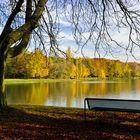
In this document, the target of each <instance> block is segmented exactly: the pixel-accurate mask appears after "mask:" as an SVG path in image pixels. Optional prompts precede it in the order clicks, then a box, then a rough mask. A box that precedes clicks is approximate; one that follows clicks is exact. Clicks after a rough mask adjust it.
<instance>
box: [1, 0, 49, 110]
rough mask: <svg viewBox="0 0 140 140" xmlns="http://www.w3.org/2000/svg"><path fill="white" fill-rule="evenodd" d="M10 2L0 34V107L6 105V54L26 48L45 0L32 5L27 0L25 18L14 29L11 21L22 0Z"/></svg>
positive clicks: (18, 52)
mask: <svg viewBox="0 0 140 140" xmlns="http://www.w3.org/2000/svg"><path fill="white" fill-rule="evenodd" d="M10 2H11V4H12V3H14V5H12V6H11V13H10V14H9V17H8V19H7V21H6V23H5V25H4V28H3V30H2V33H1V35H0V108H4V107H5V106H7V101H6V95H5V93H4V85H3V80H4V73H5V63H6V59H7V57H8V55H10V57H14V56H17V55H18V54H20V53H21V52H23V51H24V50H25V49H26V47H27V45H28V42H29V40H30V36H31V33H32V31H33V30H34V29H35V28H36V27H37V26H38V22H39V20H40V18H41V16H42V13H43V11H44V6H45V4H46V2H47V0H38V2H37V3H36V5H35V6H34V7H33V1H32V0H27V1H26V5H25V20H24V22H23V23H22V25H21V26H19V27H16V28H14V29H12V25H13V22H14V20H16V18H17V16H18V14H19V13H20V12H21V10H23V7H22V6H23V4H24V0H19V1H17V2H16V1H12V0H11V1H10ZM32 8H33V9H32Z"/></svg>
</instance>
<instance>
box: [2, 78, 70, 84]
mask: <svg viewBox="0 0 140 140" xmlns="http://www.w3.org/2000/svg"><path fill="white" fill-rule="evenodd" d="M63 81H72V80H70V79H5V80H4V83H5V84H14V83H15V84H17V83H47V82H63Z"/></svg>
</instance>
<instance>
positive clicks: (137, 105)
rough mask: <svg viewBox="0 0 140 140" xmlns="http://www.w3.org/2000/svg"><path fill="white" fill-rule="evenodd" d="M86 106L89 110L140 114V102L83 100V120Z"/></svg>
mask: <svg viewBox="0 0 140 140" xmlns="http://www.w3.org/2000/svg"><path fill="white" fill-rule="evenodd" d="M86 104H87V105H88V109H89V110H95V111H118V112H135V113H140V100H125V99H106V98H85V100H84V119H85V120H86Z"/></svg>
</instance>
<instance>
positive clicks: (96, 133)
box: [0, 106, 140, 140]
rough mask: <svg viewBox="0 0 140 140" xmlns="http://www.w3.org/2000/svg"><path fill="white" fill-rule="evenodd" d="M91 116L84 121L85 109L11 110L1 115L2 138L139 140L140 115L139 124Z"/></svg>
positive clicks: (29, 108)
mask: <svg viewBox="0 0 140 140" xmlns="http://www.w3.org/2000/svg"><path fill="white" fill-rule="evenodd" d="M88 115H89V118H88V121H86V122H84V120H83V110H82V109H73V108H69V109H67V108H55V107H42V106H14V107H8V108H7V109H6V110H4V111H2V112H0V139H41V140H42V139H50V140H52V139H56V140H57V139H60V140H63V139H68V140H69V139H80V140H85V139H105V140H106V139H113V140H114V139H140V134H139V132H140V123H139V122H138V121H139V119H138V118H137V117H139V115H138V116H137V117H134V119H135V120H137V121H136V125H135V122H134V123H133V124H131V123H130V122H129V118H127V123H126V121H125V123H113V122H112V121H106V119H107V118H106V116H105V115H103V116H102V114H101V115H100V116H99V119H98V118H97V119H95V118H94V117H93V116H92V114H90V113H89V114H88ZM115 117H118V118H119V117H122V115H120V116H115ZM121 119H122V120H123V119H125V118H123V117H122V118H121ZM130 120H132V118H131V119H130Z"/></svg>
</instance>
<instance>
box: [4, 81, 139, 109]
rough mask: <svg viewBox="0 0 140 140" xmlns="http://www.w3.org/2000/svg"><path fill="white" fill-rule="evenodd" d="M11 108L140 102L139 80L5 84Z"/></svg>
mask: <svg viewBox="0 0 140 140" xmlns="http://www.w3.org/2000/svg"><path fill="white" fill-rule="evenodd" d="M6 95H7V100H8V104H9V105H13V104H22V105H45V106H63V107H79V108H83V106H84V98H85V97H97V98H99V97H102V98H115V99H116V98H122V99H136V100H139V99H140V80H120V81H67V82H66V81H64V82H61V81H60V82H46V83H17V84H15V83H14V84H6Z"/></svg>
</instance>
